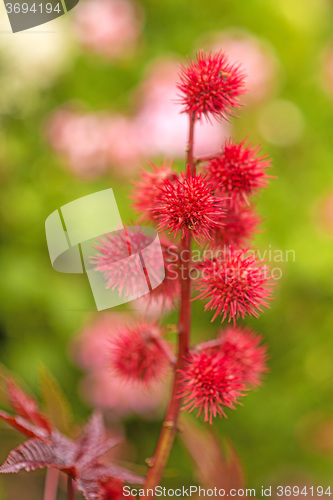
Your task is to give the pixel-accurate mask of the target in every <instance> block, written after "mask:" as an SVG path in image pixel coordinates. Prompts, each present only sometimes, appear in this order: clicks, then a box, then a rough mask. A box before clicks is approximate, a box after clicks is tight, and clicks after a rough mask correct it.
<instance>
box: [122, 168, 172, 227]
mask: <svg viewBox="0 0 333 500" xmlns="http://www.w3.org/2000/svg"><path fill="white" fill-rule="evenodd" d="M175 175H176V174H175V172H173V170H172V163H171V162H170V163H166V162H165V163H163V164H162V165H160V166H156V165H154V164H153V163H151V171H148V170H143V169H142V170H141V179H140V180H138V181H136V182H135V183H134V184H135V188H134V191H133V193H132V195H131V198H132V199H133V200H134V203H133V205H134V208H135V209H136V210H137V211H138V212H143V214H144V215H143V217H145V218H147V219H152V212H151V207H153V206H154V203H155V199H156V196H157V195H158V194H159V192H160V189H159V188H160V187H161V186H162V185H163V184H164V181H165V180H166V179H169V180H171V179H172V178H173V177H174V176H175Z"/></svg>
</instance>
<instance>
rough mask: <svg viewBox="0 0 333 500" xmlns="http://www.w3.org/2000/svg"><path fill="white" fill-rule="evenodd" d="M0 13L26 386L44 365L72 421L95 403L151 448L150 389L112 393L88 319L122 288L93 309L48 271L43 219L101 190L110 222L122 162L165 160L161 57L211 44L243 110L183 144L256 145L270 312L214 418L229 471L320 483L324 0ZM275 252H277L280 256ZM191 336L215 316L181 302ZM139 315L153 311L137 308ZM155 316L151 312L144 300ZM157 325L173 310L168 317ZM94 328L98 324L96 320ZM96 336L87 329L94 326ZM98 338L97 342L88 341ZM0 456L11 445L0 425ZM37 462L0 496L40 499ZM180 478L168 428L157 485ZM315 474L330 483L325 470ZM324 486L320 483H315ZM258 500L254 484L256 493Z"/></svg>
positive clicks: (328, 449)
mask: <svg viewBox="0 0 333 500" xmlns="http://www.w3.org/2000/svg"><path fill="white" fill-rule="evenodd" d="M0 10H1V26H0V28H1V29H0V185H1V198H0V200H1V214H2V221H1V227H0V234H1V240H2V247H1V251H0V252H1V253H0V266H1V270H0V280H1V292H0V294H1V295H0V309H1V319H0V360H1V362H2V363H3V364H4V365H5V366H6V367H7V368H8V369H9V370H11V371H13V372H15V373H17V374H18V376H19V377H20V378H21V379H22V380H23V381H24V382H25V383H26V384H27V386H29V387H30V388H31V389H32V390H33V391H34V392H35V394H38V389H39V385H40V382H39V371H40V367H41V366H46V367H47V368H48V370H49V371H50V372H51V373H52V374H53V376H54V377H55V378H56V379H57V381H58V382H59V384H60V386H61V387H62V389H63V391H64V393H65V394H66V396H67V398H68V399H69V401H70V403H71V405H72V408H73V413H74V415H75V421H76V422H78V423H79V422H80V421H82V420H83V419H85V418H86V417H87V415H89V413H90V412H91V409H92V406H93V404H97V405H99V406H102V407H103V408H104V409H105V411H106V418H107V419H108V421H109V422H110V423H111V424H112V425H113V426H114V427H116V428H117V429H118V431H119V432H122V433H123V434H124V436H125V437H126V438H127V442H128V445H127V453H126V457H127V459H128V457H129V458H130V460H131V461H132V462H135V463H136V464H138V466H139V469H138V470H140V465H141V470H140V471H141V472H142V471H144V468H143V467H142V466H143V464H144V460H145V458H146V457H148V456H151V455H152V454H153V450H154V447H155V443H156V440H157V436H158V431H159V429H160V424H161V418H162V413H163V409H161V404H162V407H163V402H164V403H165V399H166V396H165V393H163V391H161V390H159V389H157V390H156V393H155V394H151V395H147V394H139V395H138V394H136V393H134V392H132V393H131V392H129V393H128V394H127V395H126V394H125V395H124V394H121V393H119V387H117V386H116V384H114V383H113V382H112V380H108V374H107V373H105V372H103V373H101V372H99V371H98V363H99V357H98V356H99V355H100V354H99V353H100V351H101V348H100V346H101V344H100V343H99V339H102V338H103V332H104V331H105V328H106V327H107V328H112V325H113V324H115V323H116V322H117V321H119V320H121V317H120V316H119V314H123V315H128V314H130V315H140V314H142V311H143V304H142V302H140V301H136V303H134V304H131V305H129V306H122V307H119V308H117V309H115V310H113V311H110V313H107V314H106V315H104V314H101V313H99V314H98V313H97V312H96V309H95V306H94V301H93V297H92V294H91V291H90V288H89V285H88V281H87V279H86V277H85V276H83V275H66V274H60V273H56V272H55V271H54V270H53V269H52V267H51V265H50V261H49V256H48V251H47V246H46V241H45V232H44V223H45V219H46V218H47V216H48V215H49V214H50V213H51V212H53V211H54V210H56V209H57V208H58V207H60V206H61V205H63V204H65V203H68V202H70V201H72V200H74V199H76V198H79V197H82V196H85V195H87V194H90V193H93V192H96V191H98V190H101V189H105V188H108V187H112V188H113V189H114V192H115V195H116V199H117V203H118V206H119V209H120V213H121V216H122V219H123V221H124V222H128V223H129V222H130V221H131V220H132V219H133V220H135V217H136V214H135V213H134V211H133V210H132V208H131V204H130V199H129V197H128V195H129V194H130V192H131V189H132V182H133V180H134V179H135V178H137V176H138V172H139V167H140V165H141V166H146V165H147V163H148V161H149V160H154V161H155V162H156V163H158V162H161V161H163V160H164V159H170V158H175V160H176V165H177V166H178V167H179V168H182V167H183V157H184V149H185V138H186V127H187V124H186V118H185V117H184V116H181V117H179V115H178V110H179V108H178V107H177V104H176V102H175V99H176V93H175V79H176V74H177V67H178V64H179V62H184V60H185V57H186V55H189V56H190V57H193V56H194V55H195V53H196V51H197V50H198V49H201V48H205V49H207V50H210V49H213V48H222V49H225V50H226V51H227V52H228V54H229V56H230V59H231V60H234V61H237V62H238V61H239V62H240V63H242V64H243V66H244V69H245V72H246V73H247V74H248V87H249V91H248V93H247V96H246V97H245V98H244V100H243V101H244V103H245V104H246V106H244V107H242V108H241V109H240V111H239V113H238V118H237V119H233V120H232V121H231V123H230V124H229V125H214V126H211V125H209V124H205V125H202V128H201V130H200V132H198V134H197V137H198V141H197V145H196V147H197V152H198V153H209V152H212V151H214V150H216V149H219V148H220V147H221V144H222V142H223V137H224V135H227V136H234V137H235V138H236V139H237V140H241V139H243V138H244V137H248V138H249V140H250V141H251V142H252V143H258V142H259V143H261V145H262V151H263V152H264V153H265V154H269V155H270V156H271V158H272V163H273V168H272V171H271V173H272V175H274V176H276V178H274V179H272V180H271V182H270V186H269V188H268V189H266V190H265V191H264V192H263V193H262V196H260V198H259V199H258V203H257V209H258V211H259V213H260V215H261V216H262V217H263V218H264V221H263V223H262V225H261V228H262V231H261V232H260V233H258V234H257V235H256V237H255V240H254V244H255V245H256V246H257V247H258V248H259V250H260V251H261V252H265V251H267V252H268V251H271V255H273V256H276V255H282V256H283V257H282V259H283V262H276V263H274V261H273V262H272V263H271V264H272V265H273V267H279V268H281V270H282V276H281V279H280V280H278V281H277V285H276V287H275V290H274V296H275V300H274V301H273V302H272V305H271V309H270V310H267V311H265V313H264V314H263V315H262V316H261V317H260V318H259V319H256V320H255V319H249V320H248V321H247V322H246V323H247V324H250V325H251V326H252V327H253V329H254V330H255V331H257V332H258V333H260V334H262V335H263V336H264V338H265V341H266V342H267V344H268V345H269V354H270V361H269V368H270V372H269V373H268V374H267V376H266V380H265V384H264V385H263V387H261V388H260V389H259V390H258V391H256V392H252V393H251V394H249V395H248V396H247V397H246V398H244V405H243V406H242V407H239V408H237V410H236V411H233V412H231V411H229V412H228V419H227V420H219V421H218V422H216V428H217V430H218V433H219V436H220V438H221V442H223V439H224V438H226V437H228V438H229V439H230V440H231V441H232V443H233V445H234V447H235V449H236V451H237V453H238V455H239V457H240V460H241V462H242V464H243V466H244V471H245V475H246V485H247V486H248V487H251V488H257V489H258V490H259V487H260V486H261V485H266V486H269V485H274V484H299V485H303V484H308V485H311V484H313V485H317V484H321V485H324V486H325V485H326V486H328V485H329V484H330V483H331V480H332V467H333V461H332V458H333V307H332V299H333V280H332V277H333V264H332V255H333V146H332V144H333V5H332V3H331V2H330V1H329V0H302V1H301V0H294V1H293V2H290V1H289V0H280V1H279V2H270V1H268V0H266V1H265V0H252V1H251V2H245V1H241V0H232V1H231V0H210V1H209V2H196V1H192V2H190V1H184V0H177V1H176V0H164V1H163V2H155V1H152V0H141V2H138V1H137V2H134V3H133V2H132V1H130V0H105V1H103V0H85V1H84V0H81V2H80V5H79V6H78V7H77V8H75V9H74V10H73V11H72V12H71V14H68V15H66V16H63V17H62V18H60V19H58V20H55V21H53V22H51V23H49V24H47V25H43V26H40V27H38V28H36V29H34V30H30V31H28V32H23V33H18V34H15V35H13V34H11V33H10V31H9V23H8V20H7V18H6V14H5V11H4V7H3V5H1V7H0ZM288 250H289V251H291V252H289V254H288V255H289V259H288V261H286V259H285V258H284V257H285V256H286V252H287V251H288ZM193 308H194V312H193V314H194V322H193V324H194V335H195V337H196V338H197V339H199V338H200V339H201V338H210V337H212V336H213V335H214V332H215V331H216V328H217V326H218V325H217V324H213V325H212V324H211V323H210V319H211V316H210V315H209V313H204V312H203V306H202V305H201V304H197V303H194V307H193ZM149 313H150V314H151V315H154V314H156V311H150V312H149ZM157 314H159V312H157ZM163 321H164V322H166V323H172V322H175V321H176V315H175V313H173V312H171V313H170V314H167V315H166V316H165V317H164V318H163ZM106 325H107V326H106ZM101 341H102V340H101ZM98 349H99V350H98ZM0 439H1V446H0V455H1V456H0V458H1V459H4V458H5V457H6V455H7V453H8V452H9V450H10V448H11V447H12V446H14V445H17V444H18V443H19V442H21V437H20V436H18V434H17V433H15V432H14V431H12V430H8V428H7V427H5V426H4V425H1V428H0ZM43 480H44V472H35V473H31V474H30V475H28V474H26V473H21V474H20V476H18V477H5V478H0V498H1V500H16V499H18V498H22V500H23V499H27V500H29V499H34V500H35V499H37V498H42V488H43ZM193 481H195V478H193V472H192V463H191V460H190V458H189V456H188V453H187V452H186V450H185V449H184V446H183V445H182V444H181V441H180V440H178V441H177V443H176V445H175V447H174V450H173V452H172V456H171V460H170V463H169V466H168V468H167V471H166V477H165V480H164V483H163V484H165V485H168V486H170V487H171V486H175V485H179V484H192V483H193ZM331 486H333V485H332V484H331ZM332 493H333V490H332ZM258 496H260V495H259V494H258Z"/></svg>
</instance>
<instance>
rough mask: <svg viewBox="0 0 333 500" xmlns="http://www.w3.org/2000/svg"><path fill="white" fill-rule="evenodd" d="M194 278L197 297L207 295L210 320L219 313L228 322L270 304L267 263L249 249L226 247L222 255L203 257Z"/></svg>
mask: <svg viewBox="0 0 333 500" xmlns="http://www.w3.org/2000/svg"><path fill="white" fill-rule="evenodd" d="M200 269H201V276H200V278H199V279H198V281H197V282H196V284H195V285H196V288H197V290H198V291H200V292H201V293H200V295H199V296H198V297H197V298H198V299H209V301H208V303H207V304H206V306H205V310H212V311H215V313H214V316H213V319H212V321H214V319H215V318H216V317H217V316H219V315H221V316H222V321H224V320H225V319H226V318H228V320H229V322H230V321H231V320H233V322H234V323H235V322H236V319H237V318H239V317H242V318H244V317H245V316H246V315H251V316H255V317H258V316H259V312H262V308H263V307H269V305H268V302H267V301H268V300H270V299H271V288H270V287H271V286H272V285H273V284H272V283H270V278H271V276H270V274H269V267H268V266H266V265H264V261H263V260H259V259H258V258H257V257H256V256H255V255H253V253H249V250H248V249H239V250H234V249H229V250H227V251H225V252H224V256H223V258H222V259H214V260H209V259H206V260H204V261H203V262H202V263H201V264H200Z"/></svg>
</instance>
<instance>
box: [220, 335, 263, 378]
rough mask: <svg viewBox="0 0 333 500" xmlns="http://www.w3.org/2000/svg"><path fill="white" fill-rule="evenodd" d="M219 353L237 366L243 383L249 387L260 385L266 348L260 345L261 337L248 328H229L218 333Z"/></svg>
mask: <svg viewBox="0 0 333 500" xmlns="http://www.w3.org/2000/svg"><path fill="white" fill-rule="evenodd" d="M219 339H220V341H221V347H220V352H221V353H223V354H224V355H225V356H226V357H227V358H229V359H230V360H231V361H233V362H234V363H235V364H237V366H238V370H239V373H240V376H241V378H242V379H243V381H244V383H245V384H246V385H247V386H249V387H256V386H258V385H260V384H261V380H262V376H263V374H264V373H265V372H267V371H268V369H267V364H266V363H267V347H266V346H265V345H260V342H261V341H262V337H261V335H258V334H256V333H254V332H253V331H252V330H251V329H250V328H249V327H243V328H241V327H238V326H229V327H228V328H227V329H226V330H225V331H221V332H220V333H219Z"/></svg>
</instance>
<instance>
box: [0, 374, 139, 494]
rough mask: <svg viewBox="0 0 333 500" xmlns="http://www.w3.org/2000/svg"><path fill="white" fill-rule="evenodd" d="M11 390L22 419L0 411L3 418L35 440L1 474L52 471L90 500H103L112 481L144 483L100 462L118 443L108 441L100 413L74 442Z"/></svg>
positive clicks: (18, 450) (13, 455) (13, 453)
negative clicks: (105, 486)
mask: <svg viewBox="0 0 333 500" xmlns="http://www.w3.org/2000/svg"><path fill="white" fill-rule="evenodd" d="M8 390H9V393H10V401H11V403H12V405H13V407H14V409H15V410H16V411H17V412H18V413H19V415H15V416H12V415H9V414H7V413H5V412H2V411H0V418H2V419H3V420H5V421H6V422H7V423H8V424H9V425H11V426H12V427H14V428H16V429H17V430H19V431H20V432H22V433H23V434H25V435H26V436H29V437H32V438H33V439H30V441H27V442H26V443H24V444H22V445H21V446H19V447H18V448H16V449H15V450H13V451H11V452H10V454H9V456H8V458H7V460H6V462H5V463H4V464H3V466H2V467H0V473H9V472H19V471H20V470H22V469H24V470H26V471H30V470H34V469H37V468H43V467H53V468H56V469H59V470H61V471H62V472H65V473H66V474H68V475H69V476H71V477H72V478H73V479H74V482H75V486H76V488H77V490H78V491H80V492H82V493H83V494H84V496H85V498H86V499H87V500H103V487H102V483H106V482H107V481H108V480H110V479H116V480H118V481H121V482H124V481H128V482H134V483H141V482H143V481H142V478H141V477H139V476H137V475H135V474H133V473H131V472H130V471H126V470H125V469H122V468H120V467H117V466H115V465H109V464H104V463H102V462H101V461H100V458H101V457H102V456H103V455H105V454H106V453H107V452H108V451H109V450H110V449H111V448H112V447H113V446H114V445H115V444H116V443H117V442H118V439H108V438H107V435H106V431H105V427H104V422H103V418H102V415H101V414H100V413H98V412H95V413H94V414H93V415H92V416H91V418H90V420H89V421H88V423H87V424H86V426H85V427H84V429H83V431H82V434H81V436H80V437H79V438H78V439H77V440H75V441H74V440H73V439H70V438H68V437H66V436H65V435H63V434H62V433H61V432H59V431H58V430H56V429H54V430H52V429H50V423H49V421H48V420H47V419H45V418H44V417H43V415H42V414H41V413H40V412H39V410H38V408H37V404H36V402H35V401H34V400H33V399H32V398H30V397H29V396H27V395H26V394H24V393H23V392H22V391H21V390H20V389H18V388H17V387H16V386H15V385H14V384H13V383H12V382H11V381H9V384H8Z"/></svg>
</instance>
